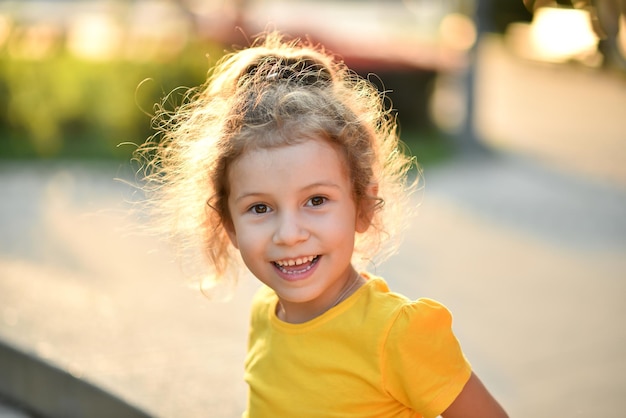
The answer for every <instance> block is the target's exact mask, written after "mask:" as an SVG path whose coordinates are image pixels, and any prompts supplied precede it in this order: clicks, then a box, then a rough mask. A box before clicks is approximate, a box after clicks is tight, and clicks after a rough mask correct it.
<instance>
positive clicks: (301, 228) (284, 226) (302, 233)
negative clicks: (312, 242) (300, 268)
mask: <svg viewBox="0 0 626 418" xmlns="http://www.w3.org/2000/svg"><path fill="white" fill-rule="evenodd" d="M308 238H309V231H308V230H307V228H306V227H305V225H304V223H303V222H302V220H301V219H299V217H298V216H297V215H295V214H283V215H282V216H280V217H279V218H278V224H277V226H276V230H275V231H274V236H273V239H272V241H273V242H274V244H277V245H295V244H297V243H299V242H302V241H305V240H307V239H308Z"/></svg>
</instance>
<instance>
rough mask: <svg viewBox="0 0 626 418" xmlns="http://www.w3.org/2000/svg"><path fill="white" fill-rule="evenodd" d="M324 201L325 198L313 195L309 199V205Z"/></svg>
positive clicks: (316, 204) (320, 203)
mask: <svg viewBox="0 0 626 418" xmlns="http://www.w3.org/2000/svg"><path fill="white" fill-rule="evenodd" d="M324 203H326V198H325V197H323V196H315V197H312V198H310V199H309V205H310V206H320V205H323V204H324Z"/></svg>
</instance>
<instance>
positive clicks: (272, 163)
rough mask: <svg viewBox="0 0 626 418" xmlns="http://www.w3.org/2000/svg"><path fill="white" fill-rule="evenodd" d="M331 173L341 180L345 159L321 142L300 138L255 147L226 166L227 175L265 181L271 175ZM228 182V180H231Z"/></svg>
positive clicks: (335, 147) (336, 148)
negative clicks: (256, 178)
mask: <svg viewBox="0 0 626 418" xmlns="http://www.w3.org/2000/svg"><path fill="white" fill-rule="evenodd" d="M302 170H309V171H329V170H330V171H333V172H336V173H339V174H342V175H343V176H345V175H346V174H347V173H348V169H347V165H346V159H345V157H344V154H343V153H342V152H341V150H340V148H339V147H338V146H337V145H335V144H332V143H331V142H329V141H328V140H326V139H322V138H303V139H299V140H296V141H292V142H290V143H286V144H282V145H274V146H270V147H262V146H255V147H252V148H248V149H247V150H245V151H244V152H243V153H242V154H241V155H240V156H239V157H238V158H237V159H236V160H235V161H233V163H232V164H231V166H230V169H229V174H231V175H232V174H235V175H241V174H243V173H245V175H252V174H253V173H256V175H257V176H258V177H265V174H266V173H267V172H269V171H271V172H283V174H284V175H285V176H289V175H290V174H293V173H294V172H298V171H302ZM231 180H232V179H231Z"/></svg>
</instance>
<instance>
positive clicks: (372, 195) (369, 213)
mask: <svg viewBox="0 0 626 418" xmlns="http://www.w3.org/2000/svg"><path fill="white" fill-rule="evenodd" d="M379 201H380V199H379V198H378V183H370V185H369V186H367V188H366V189H365V196H363V198H362V199H361V203H360V204H359V208H358V212H357V218H356V232H358V233H360V234H362V233H364V232H365V231H367V229H368V228H369V227H370V225H371V224H372V219H374V213H375V212H376V208H377V207H378V205H379Z"/></svg>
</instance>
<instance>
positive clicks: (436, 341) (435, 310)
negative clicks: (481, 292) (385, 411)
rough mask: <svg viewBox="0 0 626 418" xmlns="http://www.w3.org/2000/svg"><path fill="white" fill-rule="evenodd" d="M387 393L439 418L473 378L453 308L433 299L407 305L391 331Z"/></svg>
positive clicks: (384, 361) (386, 360) (385, 357)
mask: <svg viewBox="0 0 626 418" xmlns="http://www.w3.org/2000/svg"><path fill="white" fill-rule="evenodd" d="M382 367H383V370H382V372H383V384H384V386H385V388H386V390H387V391H388V392H389V393H390V394H391V396H393V397H394V398H395V399H397V400H398V401H399V402H401V403H403V404H405V405H406V406H407V407H409V408H411V409H413V410H414V411H416V412H418V413H419V414H421V415H423V416H424V417H437V416H439V415H440V414H441V413H442V412H443V411H445V410H446V409H447V408H448V406H450V405H451V404H452V402H453V401H454V400H455V399H456V397H457V396H458V395H459V393H461V391H462V390H463V387H464V386H465V384H466V383H467V381H468V379H469V377H470V375H471V367H470V365H469V363H468V361H467V360H466V358H465V356H464V355H463V352H462V351H461V347H460V345H459V342H458V340H457V339H456V337H455V336H454V334H453V332H452V315H451V314H450V312H449V311H448V309H447V308H446V307H445V306H443V305H441V304H440V303H438V302H435V301H433V300H430V299H420V300H418V301H416V302H412V303H407V304H406V305H404V306H403V307H402V308H401V309H400V311H399V312H398V314H397V316H396V319H395V320H394V321H393V324H392V325H391V327H390V329H389V333H388V336H387V339H386V341H385V346H384V350H383V357H382Z"/></svg>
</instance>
